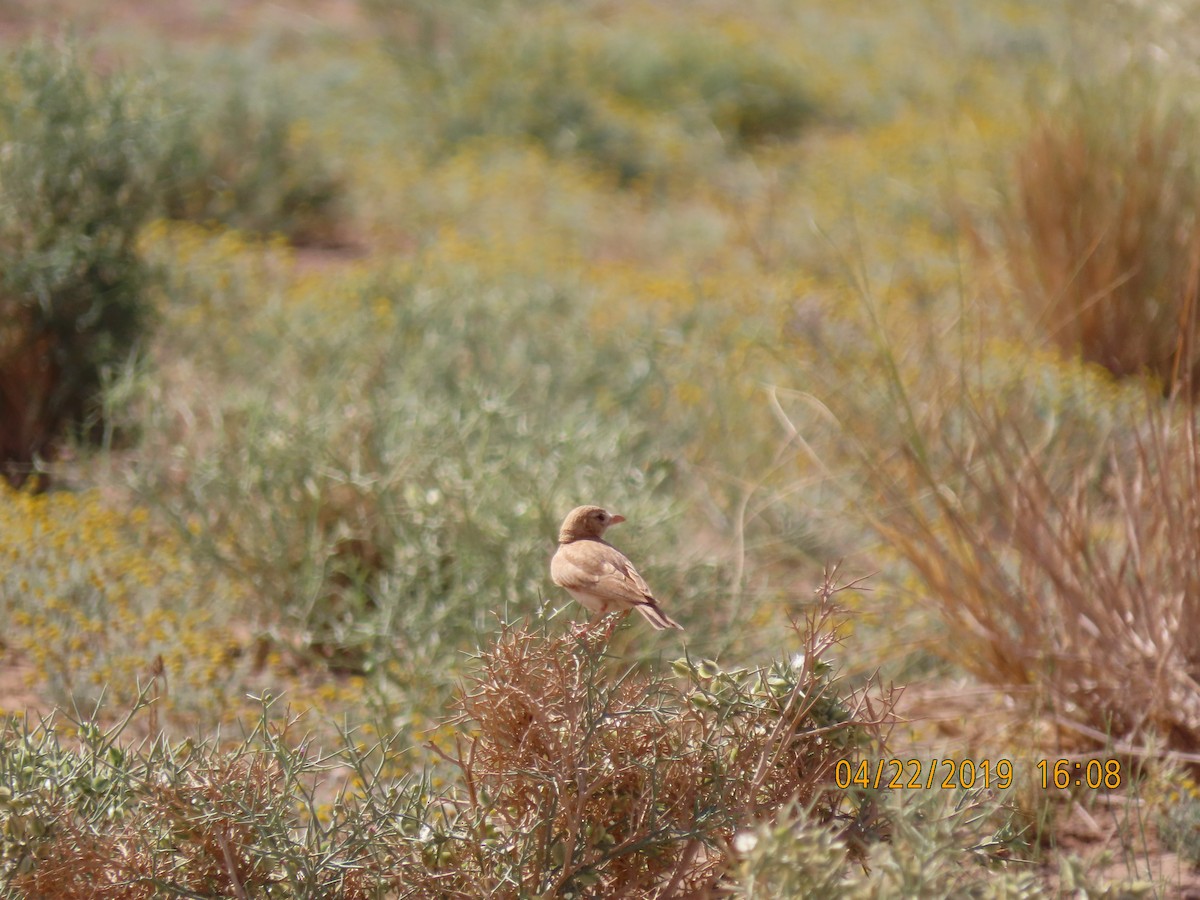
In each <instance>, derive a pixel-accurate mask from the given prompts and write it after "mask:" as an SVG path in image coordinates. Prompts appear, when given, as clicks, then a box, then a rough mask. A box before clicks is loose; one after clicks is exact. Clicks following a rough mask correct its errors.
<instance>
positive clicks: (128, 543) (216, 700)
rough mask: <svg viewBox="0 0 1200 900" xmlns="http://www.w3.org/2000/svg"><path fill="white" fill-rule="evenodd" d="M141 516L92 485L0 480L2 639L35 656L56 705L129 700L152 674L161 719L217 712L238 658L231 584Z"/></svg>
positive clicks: (37, 677) (37, 676) (35, 668)
mask: <svg viewBox="0 0 1200 900" xmlns="http://www.w3.org/2000/svg"><path fill="white" fill-rule="evenodd" d="M148 518H149V517H148V515H147V513H146V511H145V510H144V509H141V510H139V509H134V510H132V511H126V510H121V509H117V508H114V507H112V506H110V505H108V504H106V503H105V502H104V501H103V500H102V499H101V497H100V495H99V493H98V492H96V491H89V492H84V493H79V494H76V493H71V492H68V491H53V492H50V493H44V494H38V495H34V494H31V493H29V492H27V491H16V490H13V489H12V488H9V487H8V486H7V485H6V484H2V483H0V616H2V617H3V619H4V621H5V622H6V623H7V626H6V630H5V633H4V635H3V639H2V641H3V644H4V645H5V646H7V647H8V648H11V649H12V650H15V651H18V652H20V653H21V654H23V655H24V656H25V657H26V658H27V660H28V661H29V662H30V663H31V665H32V673H31V677H32V679H33V681H34V683H33V684H32V685H31V687H35V688H37V689H39V690H40V691H42V692H43V695H44V696H45V697H46V699H48V700H50V701H51V702H53V703H55V704H59V705H61V706H63V707H64V708H68V709H70V708H81V709H82V708H91V707H92V706H93V705H94V704H95V703H96V702H97V701H98V700H99V699H100V698H101V697H102V696H107V697H109V698H110V699H112V700H114V701H116V702H118V703H122V704H124V703H128V702H131V701H132V699H133V698H136V697H137V696H138V693H139V691H140V690H141V688H142V687H145V686H147V685H149V684H150V683H151V682H153V681H155V680H156V678H157V679H158V687H159V688H160V690H159V691H157V693H156V696H157V697H158V704H157V709H159V710H161V711H162V714H163V716H164V721H166V720H167V719H176V718H182V719H183V720H189V721H190V720H191V719H193V718H194V717H195V716H197V715H199V716H201V717H202V718H204V719H205V720H206V721H210V722H211V721H217V720H219V719H220V717H221V716H222V715H223V714H224V712H225V708H226V704H227V702H228V700H229V693H230V691H231V690H232V689H233V687H234V682H235V678H236V673H237V671H238V668H239V667H238V666H236V665H233V664H232V663H233V662H234V656H235V655H236V653H237V652H238V647H237V646H236V644H235V643H234V642H233V641H232V638H231V636H230V633H229V630H228V627H227V626H228V617H229V614H230V612H231V611H232V610H233V609H234V608H235V607H236V606H237V605H238V603H239V599H238V594H237V592H236V591H235V590H234V588H233V587H232V586H231V585H230V584H229V583H228V581H227V580H226V579H223V578H219V577H217V578H213V577H207V576H205V575H203V574H201V573H200V572H198V571H197V570H196V568H195V567H194V566H193V565H192V564H191V563H190V561H189V559H188V555H187V551H186V549H185V547H184V546H183V545H182V544H180V543H179V542H178V541H176V540H172V539H171V538H170V537H169V536H166V537H165V536H164V535H162V534H157V533H155V532H154V531H153V530H152V529H151V528H150V526H149V523H148Z"/></svg>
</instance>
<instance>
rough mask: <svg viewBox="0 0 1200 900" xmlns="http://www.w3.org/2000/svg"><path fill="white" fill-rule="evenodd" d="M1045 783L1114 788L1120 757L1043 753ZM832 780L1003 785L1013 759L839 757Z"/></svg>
mask: <svg viewBox="0 0 1200 900" xmlns="http://www.w3.org/2000/svg"><path fill="white" fill-rule="evenodd" d="M1034 768H1035V769H1036V770H1037V773H1038V782H1039V783H1040V784H1041V786H1042V789H1043V790H1046V789H1048V788H1051V787H1055V788H1058V789H1060V790H1065V789H1066V788H1068V787H1071V786H1072V785H1074V786H1075V787H1086V788H1089V789H1091V790H1107V791H1115V790H1117V789H1118V788H1120V787H1121V786H1122V785H1123V784H1124V783H1125V779H1124V774H1123V772H1122V770H1121V761H1120V760H1119V759H1085V760H1078V759H1055V760H1050V759H1042V760H1038V763H1037V765H1036V766H1035V767H1034ZM833 780H834V783H835V784H836V785H837V786H838V787H839V788H842V789H843V790H845V789H847V788H850V787H860V788H887V789H889V790H899V789H908V790H916V789H921V788H923V789H925V790H933V789H934V788H942V789H944V790H953V789H955V788H962V789H963V790H972V789H974V788H979V787H982V788H997V789H998V790H1004V789H1005V788H1007V787H1008V786H1009V785H1011V784H1012V782H1013V763H1012V760H1009V759H998V760H995V761H992V760H990V759H981V760H979V761H978V762H976V761H975V760H970V759H931V760H920V759H876V760H869V759H861V760H859V761H858V762H851V761H850V760H848V759H839V760H838V761H837V763H836V764H835V765H834V767H833Z"/></svg>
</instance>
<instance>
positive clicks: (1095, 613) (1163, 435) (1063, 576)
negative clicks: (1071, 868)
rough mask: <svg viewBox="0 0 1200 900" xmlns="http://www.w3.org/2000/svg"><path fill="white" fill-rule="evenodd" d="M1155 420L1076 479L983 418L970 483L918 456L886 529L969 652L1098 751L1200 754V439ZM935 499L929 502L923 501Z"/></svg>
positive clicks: (964, 466) (1173, 413)
mask: <svg viewBox="0 0 1200 900" xmlns="http://www.w3.org/2000/svg"><path fill="white" fill-rule="evenodd" d="M1146 403H1147V408H1148V410H1149V412H1148V413H1147V415H1146V419H1145V421H1144V423H1143V424H1142V427H1141V428H1140V429H1139V430H1138V431H1137V433H1135V434H1134V435H1133V436H1132V437H1131V438H1130V439H1129V443H1128V444H1124V443H1122V442H1120V441H1119V440H1118V439H1115V438H1114V439H1111V440H1110V441H1109V442H1108V444H1107V445H1106V446H1104V447H1102V448H1101V452H1100V453H1099V454H1098V456H1097V457H1096V463H1095V465H1094V466H1081V467H1080V468H1079V469H1078V470H1076V471H1075V472H1074V473H1073V474H1071V475H1069V476H1063V475H1061V474H1060V473H1061V466H1055V464H1054V461H1053V454H1052V452H1048V451H1047V450H1046V448H1045V447H1036V446H1033V445H1031V444H1030V443H1029V442H1028V440H1027V437H1026V435H1027V434H1028V430H1027V429H1026V428H1024V427H1023V426H1022V425H1021V424H1019V423H1018V422H1017V421H1016V417H1015V416H1014V417H1011V418H1005V417H1003V416H1002V415H1001V414H999V413H993V414H984V413H980V412H978V411H976V412H974V413H971V414H969V417H968V420H967V421H968V423H969V424H968V431H969V433H970V437H969V440H968V441H967V443H968V444H970V445H971V446H973V447H975V448H980V447H984V448H987V449H986V452H982V453H971V454H969V455H964V456H962V457H960V458H959V460H958V465H957V468H956V470H955V471H954V472H953V474H952V476H951V478H952V480H953V483H954V484H955V489H954V490H953V491H952V490H950V489H949V487H948V485H947V483H946V482H944V481H943V482H939V481H938V479H937V478H935V476H934V474H933V472H932V470H931V469H930V468H929V467H928V464H927V463H926V462H924V461H922V460H921V459H920V458H919V457H918V456H917V455H916V454H909V455H908V456H907V460H908V464H909V470H908V476H907V477H905V478H903V479H902V480H900V481H894V482H892V483H891V484H890V486H889V487H888V488H887V493H888V495H889V496H890V497H891V499H892V501H893V502H894V504H895V508H896V509H898V510H900V512H899V514H898V515H897V516H895V517H891V518H888V519H887V520H886V521H884V520H882V519H877V520H876V522H875V524H876V528H877V529H878V530H879V532H880V533H881V534H882V535H883V536H884V537H885V539H886V540H887V541H889V543H891V545H892V546H893V547H894V548H896V549H897V550H898V551H899V552H900V553H901V554H902V556H903V557H904V558H905V559H907V560H908V562H909V563H910V564H911V565H912V566H913V567H914V568H915V569H916V571H917V572H918V573H919V574H920V576H921V577H922V579H923V581H924V582H925V585H926V586H927V588H928V589H929V591H930V594H931V596H932V597H933V598H934V600H935V601H936V602H937V603H938V605H939V608H940V610H941V613H942V615H943V616H944V617H945V619H946V621H947V622H948V623H949V625H950V628H951V631H952V633H953V636H954V642H953V643H954V653H955V655H954V659H955V661H956V662H958V663H959V664H960V665H962V666H963V667H964V668H966V669H967V670H968V671H970V672H972V673H973V674H975V675H976V676H978V677H979V678H981V679H983V680H984V681H986V682H988V683H991V684H996V685H1000V686H1002V687H1006V688H1029V687H1032V688H1034V690H1033V691H1032V692H1029V691H1023V692H1021V696H1023V697H1024V698H1025V702H1032V703H1035V704H1037V705H1038V706H1039V707H1042V708H1048V709H1049V710H1051V711H1052V713H1053V714H1054V715H1055V716H1056V717H1057V720H1058V721H1059V722H1060V724H1062V725H1064V726H1066V727H1067V728H1068V729H1069V730H1071V731H1074V732H1076V733H1077V734H1080V735H1082V736H1083V737H1084V738H1085V739H1086V740H1087V741H1089V742H1096V741H1099V742H1100V743H1105V742H1108V741H1116V742H1117V744H1118V746H1125V747H1131V746H1132V745H1135V744H1138V743H1140V742H1142V741H1144V740H1147V739H1149V738H1150V737H1151V735H1158V736H1161V737H1162V738H1164V739H1165V742H1166V745H1167V747H1169V748H1172V749H1174V750H1179V751H1184V752H1191V753H1194V752H1196V751H1197V750H1200V434H1198V431H1197V424H1196V420H1195V416H1194V413H1193V412H1192V411H1191V410H1190V409H1179V408H1172V407H1167V408H1163V407H1161V405H1160V403H1161V402H1160V401H1158V400H1156V399H1155V398H1152V397H1148V398H1146ZM921 495H923V496H925V497H927V498H928V502H927V503H925V504H920V503H914V502H912V501H911V499H910V498H912V497H913V496H921Z"/></svg>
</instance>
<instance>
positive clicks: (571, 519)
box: [558, 506, 625, 544]
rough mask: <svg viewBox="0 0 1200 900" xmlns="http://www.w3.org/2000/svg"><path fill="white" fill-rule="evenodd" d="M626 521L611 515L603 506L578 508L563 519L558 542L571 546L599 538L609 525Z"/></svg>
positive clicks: (621, 517)
mask: <svg viewBox="0 0 1200 900" xmlns="http://www.w3.org/2000/svg"><path fill="white" fill-rule="evenodd" d="M624 521H625V517H624V516H618V515H617V514H616V513H610V512H609V511H608V510H607V509H604V508H603V507H601V506H577V507H575V509H573V510H571V511H570V512H569V513H567V517H566V518H565V519H563V523H562V528H560V529H559V532H558V542H559V543H560V544H569V543H571V541H578V540H586V539H588V538H599V537H602V536H603V534H604V530H605V529H606V528H608V526H609V525H616V524H617V523H618V522H624Z"/></svg>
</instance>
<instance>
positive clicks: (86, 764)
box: [0, 585, 891, 900]
mask: <svg viewBox="0 0 1200 900" xmlns="http://www.w3.org/2000/svg"><path fill="white" fill-rule="evenodd" d="M835 595H836V589H835V588H834V587H833V586H832V585H826V588H825V589H824V590H823V591H822V592H821V595H820V599H819V600H818V601H816V602H815V603H814V605H813V606H812V608H811V609H810V610H808V615H807V618H806V619H805V620H804V621H803V622H802V623H800V624H799V625H798V627H797V635H798V636H799V644H798V646H797V651H798V652H797V654H796V656H795V657H794V659H793V660H791V661H779V662H777V663H774V664H771V665H768V666H765V667H761V668H748V669H738V670H722V669H721V668H719V667H718V666H716V665H715V664H714V663H712V662H708V661H697V662H693V661H690V660H687V659H682V660H679V661H678V662H677V663H676V665H675V666H674V669H675V672H676V673H677V674H676V675H671V674H669V670H668V671H660V672H658V673H649V672H645V671H642V670H639V669H638V668H636V667H635V668H633V669H628V670H625V669H623V667H622V666H621V665H620V664H618V663H617V662H616V661H615V660H614V659H613V658H611V657H610V656H609V654H608V653H607V649H608V648H607V637H608V635H609V634H610V633H611V628H609V629H608V630H607V631H606V630H604V629H602V628H598V629H594V630H592V631H591V632H589V633H587V634H581V633H578V632H576V631H574V630H571V631H568V632H563V631H561V630H549V629H546V628H544V627H532V628H531V627H528V626H527V625H511V626H504V627H503V628H502V630H501V632H500V634H499V635H498V636H496V638H495V639H494V640H493V641H491V642H489V644H488V645H487V646H486V647H485V648H484V649H483V650H482V651H481V652H480V654H479V655H478V657H477V658H476V659H475V660H474V662H473V663H472V670H471V674H470V675H469V677H468V680H467V682H466V683H465V684H464V685H463V686H462V688H461V689H460V691H459V692H458V699H457V701H456V705H457V708H458V710H459V712H460V715H459V716H458V717H457V718H456V720H455V723H454V725H453V727H452V728H450V729H449V732H450V733H449V734H448V735H446V737H445V743H446V747H447V749H446V750H445V751H444V755H445V761H446V763H447V764H446V765H444V766H443V772H444V773H445V774H448V775H449V779H450V780H449V781H446V782H443V783H442V786H441V787H440V788H437V789H435V786H434V785H435V779H434V778H433V777H431V773H430V772H428V771H426V772H412V773H410V774H399V773H403V772H404V771H405V759H406V748H404V747H402V746H399V745H397V744H396V743H395V742H390V741H385V742H379V743H376V744H374V745H368V744H367V743H365V742H364V741H363V740H362V739H361V736H359V735H357V734H354V733H349V732H347V733H343V734H342V735H341V738H340V740H338V741H337V742H335V743H334V744H333V746H331V747H328V748H321V747H318V746H317V745H316V744H315V743H314V742H313V741H311V740H309V739H308V738H306V737H305V736H303V735H301V734H300V733H299V731H298V729H297V727H296V723H295V722H294V721H293V720H291V719H289V718H288V717H287V716H285V715H282V714H281V713H280V711H279V710H278V709H275V708H273V703H272V702H271V701H269V700H266V699H264V700H263V703H262V707H261V709H260V710H259V715H258V717H257V721H255V722H254V723H252V724H251V725H250V727H249V728H248V729H247V731H246V735H245V737H244V738H243V739H242V740H241V741H238V742H225V743H224V744H219V743H217V742H216V741H207V742H195V741H185V742H180V743H169V742H167V741H166V740H164V739H161V738H159V739H157V740H154V741H151V742H149V743H145V744H142V745H141V746H136V747H135V746H132V745H131V744H130V742H129V741H128V740H127V739H125V738H123V737H122V734H123V731H124V730H125V729H126V728H128V727H129V722H130V719H131V718H132V717H134V716H136V715H137V714H138V713H139V712H140V707H141V706H142V704H143V702H144V701H138V702H137V703H135V704H134V706H133V707H132V711H131V712H130V714H129V716H128V717H127V718H126V719H125V720H124V721H122V722H121V723H119V724H118V725H116V726H113V727H111V728H109V729H107V730H105V729H103V728H101V727H99V726H98V725H97V724H96V723H95V722H94V721H91V720H87V719H85V720H82V721H77V722H67V721H63V720H55V719H49V720H45V721H42V722H40V723H31V722H29V721H28V720H15V719H14V720H10V721H9V722H8V723H7V725H6V727H5V729H4V730H3V731H2V732H0V835H2V842H0V875H3V876H4V877H5V878H7V879H8V882H9V884H10V885H11V886H12V887H13V888H15V889H16V890H18V891H20V892H24V893H25V895H33V896H58V897H66V898H70V897H83V896H89V897H95V896H101V897H104V896H110V895H111V896H113V897H117V896H120V897H128V896H136V897H140V896H147V897H149V896H154V895H156V893H155V892H156V891H157V892H161V891H164V890H171V891H174V892H179V893H184V892H192V893H196V892H199V893H208V894H212V893H218V894H229V893H240V894H242V895H243V896H272V895H274V893H275V892H276V891H278V890H282V889H285V886H286V889H287V890H289V891H291V892H292V893H291V894H290V895H291V896H329V895H330V893H336V894H337V895H338V896H345V897H373V896H379V895H380V893H382V892H385V891H386V892H387V893H389V894H395V895H396V896H399V897H413V898H418V897H428V896H440V897H447V898H463V900H466V898H471V897H480V896H488V897H496V898H517V897H522V896H530V895H533V894H538V895H550V896H566V895H567V893H569V892H571V891H574V892H577V893H578V894H580V895H581V896H600V895H603V896H633V895H637V896H646V897H659V896H661V897H666V896H676V895H678V894H679V893H680V892H681V891H683V890H685V889H686V890H690V891H693V894H692V895H696V894H695V892H696V891H700V892H703V891H706V890H711V889H713V888H714V887H715V885H716V884H717V882H718V881H719V880H720V878H721V876H722V875H723V874H724V873H725V872H726V870H727V869H728V868H729V867H730V865H731V864H732V863H733V861H734V858H735V855H736V851H735V850H734V848H733V845H732V838H733V835H734V833H735V831H736V830H737V829H739V828H743V827H751V826H753V825H754V824H755V823H758V822H765V821H770V820H771V819H772V818H773V817H774V816H775V815H776V814H778V813H779V812H781V811H782V810H784V809H785V808H788V806H789V804H792V803H795V802H800V803H803V804H804V805H805V808H806V809H808V810H809V811H810V815H811V817H812V819H811V824H810V825H809V826H808V827H811V828H813V829H818V830H821V831H825V832H828V833H830V834H831V835H832V836H833V838H834V840H836V838H837V835H838V833H839V832H840V831H842V830H844V828H845V827H846V825H845V821H846V820H843V819H841V818H840V814H841V807H842V804H843V802H844V798H843V795H842V792H839V791H834V790H830V787H831V786H830V778H831V772H832V767H833V764H834V761H835V760H836V759H838V758H841V757H842V756H843V755H844V754H845V753H848V752H851V751H853V750H855V749H862V748H865V747H867V746H868V745H869V744H871V742H872V741H873V740H876V739H877V738H878V734H879V730H880V728H881V727H882V726H883V725H884V723H885V722H886V721H887V720H888V718H889V717H890V710H891V695H890V694H889V693H887V692H881V691H878V690H876V689H874V688H867V687H865V688H861V689H859V690H856V691H851V690H849V689H847V688H846V686H845V685H844V684H842V683H841V681H840V679H839V678H838V677H837V676H836V674H835V673H834V672H833V670H832V666H831V664H830V663H829V662H828V661H827V659H826V657H827V655H828V653H829V651H830V648H831V646H832V645H833V643H834V642H835V641H836V635H835V631H836V627H837V620H836V616H837V612H836V609H835V607H834V604H833V602H832V601H833V598H834V596H835ZM610 624H611V623H610ZM67 726H69V727H70V730H71V731H72V732H73V733H74V734H75V735H77V738H76V740H74V741H72V742H67V741H64V740H63V739H62V738H61V737H60V734H61V732H62V731H63V730H66V728H67ZM408 759H410V760H411V757H408ZM830 864H831V865H834V866H841V867H845V866H848V865H850V863H848V862H847V854H846V851H845V850H844V849H842V848H840V847H836V846H835V847H832V848H831V850H830Z"/></svg>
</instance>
